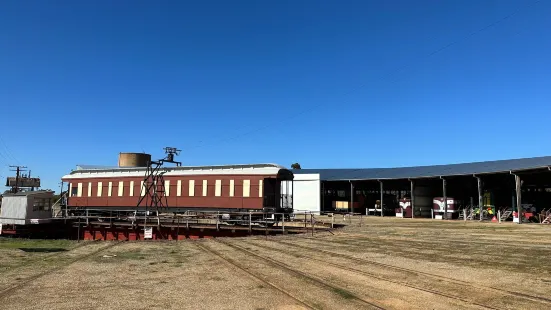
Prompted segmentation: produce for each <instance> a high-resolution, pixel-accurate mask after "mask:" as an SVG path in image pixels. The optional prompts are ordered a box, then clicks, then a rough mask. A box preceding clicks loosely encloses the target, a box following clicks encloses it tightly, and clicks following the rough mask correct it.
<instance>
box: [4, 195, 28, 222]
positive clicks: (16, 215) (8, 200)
mask: <svg viewBox="0 0 551 310" xmlns="http://www.w3.org/2000/svg"><path fill="white" fill-rule="evenodd" d="M0 217H7V218H9V219H4V218H3V219H0V221H1V223H2V224H16V225H25V219H26V217H27V196H4V198H3V199H2V211H1V212H0ZM16 219H17V220H16Z"/></svg>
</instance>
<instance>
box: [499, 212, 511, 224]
mask: <svg viewBox="0 0 551 310" xmlns="http://www.w3.org/2000/svg"><path fill="white" fill-rule="evenodd" d="M511 214H513V211H511V210H510V209H506V211H504V212H503V213H502V214H501V221H502V222H503V221H506V220H507V219H508V218H509V216H511Z"/></svg>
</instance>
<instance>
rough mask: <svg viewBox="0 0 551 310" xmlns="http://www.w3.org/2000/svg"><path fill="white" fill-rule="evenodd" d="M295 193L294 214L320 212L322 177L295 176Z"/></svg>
mask: <svg viewBox="0 0 551 310" xmlns="http://www.w3.org/2000/svg"><path fill="white" fill-rule="evenodd" d="M293 182H294V184H293V187H294V192H293V208H294V212H304V211H311V212H320V211H321V202H320V196H321V191H320V184H321V183H320V175H319V174H317V173H313V174H295V176H294V181H293Z"/></svg>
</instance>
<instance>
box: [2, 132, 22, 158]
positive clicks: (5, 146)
mask: <svg viewBox="0 0 551 310" xmlns="http://www.w3.org/2000/svg"><path fill="white" fill-rule="evenodd" d="M0 143H1V144H2V145H3V146H4V149H5V150H6V151H5V153H6V155H8V156H9V157H11V159H10V160H13V161H15V162H16V163H17V164H21V163H20V162H19V161H18V160H17V158H15V156H13V154H12V153H11V152H10V150H9V148H8V146H7V145H6V142H5V141H4V139H3V138H2V136H1V135H0ZM0 155H2V153H0ZM2 157H4V158H5V159H6V160H8V158H7V157H5V156H4V155H2Z"/></svg>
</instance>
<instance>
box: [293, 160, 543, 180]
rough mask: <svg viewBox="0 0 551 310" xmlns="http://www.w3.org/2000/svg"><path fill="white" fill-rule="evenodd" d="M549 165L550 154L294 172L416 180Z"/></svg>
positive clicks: (325, 177)
mask: <svg viewBox="0 0 551 310" xmlns="http://www.w3.org/2000/svg"><path fill="white" fill-rule="evenodd" d="M550 166H551V156H544V157H532V158H520V159H507V160H495V161H484V162H473V163H461V164H451V165H435V166H418V167H399V168H359V169H295V170H293V173H296V174H307V173H319V174H320V179H321V180H326V181H338V180H382V179H415V178H427V177H440V176H457V175H472V174H487V173H500V172H509V171H520V170H530V169H538V168H544V169H545V168H547V167H550Z"/></svg>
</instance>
